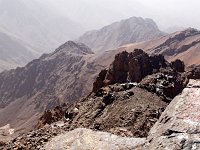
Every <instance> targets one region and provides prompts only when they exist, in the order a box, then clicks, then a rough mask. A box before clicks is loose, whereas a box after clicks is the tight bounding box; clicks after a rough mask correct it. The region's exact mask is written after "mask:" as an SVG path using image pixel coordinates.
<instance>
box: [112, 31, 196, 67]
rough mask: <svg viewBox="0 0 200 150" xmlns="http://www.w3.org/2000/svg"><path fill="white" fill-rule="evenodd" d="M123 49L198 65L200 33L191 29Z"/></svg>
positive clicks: (126, 46)
mask: <svg viewBox="0 0 200 150" xmlns="http://www.w3.org/2000/svg"><path fill="white" fill-rule="evenodd" d="M123 47H124V48H125V49H130V51H131V50H132V49H134V48H142V49H144V50H145V51H146V52H147V53H149V54H162V55H164V56H165V58H166V59H167V60H168V61H173V60H175V59H180V60H182V61H184V62H185V64H186V65H193V64H194V65H198V64H200V60H199V57H200V31H198V30H197V29H193V28H188V29H186V30H183V31H178V32H175V33H173V34H169V35H165V36H163V37H161V38H157V39H154V40H151V41H147V42H141V43H133V44H129V45H125V46H123ZM119 51H120V50H119ZM116 53H117V52H116Z"/></svg>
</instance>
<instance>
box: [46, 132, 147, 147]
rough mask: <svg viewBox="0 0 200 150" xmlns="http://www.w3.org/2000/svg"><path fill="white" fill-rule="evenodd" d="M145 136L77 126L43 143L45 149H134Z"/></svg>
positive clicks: (141, 142) (142, 141)
mask: <svg viewBox="0 0 200 150" xmlns="http://www.w3.org/2000/svg"><path fill="white" fill-rule="evenodd" d="M145 141H146V139H145V138H125V137H119V136H116V135H113V134H110V133H106V132H97V131H92V130H90V129H84V128H78V129H75V130H73V131H70V132H66V133H63V134H61V135H59V136H57V137H55V138H53V139H52V140H51V141H50V142H48V143H47V144H46V145H45V149H46V150H56V149H57V150H66V149H67V150H75V149H76V150H123V149H135V148H136V147H138V146H140V145H141V144H144V143H145Z"/></svg>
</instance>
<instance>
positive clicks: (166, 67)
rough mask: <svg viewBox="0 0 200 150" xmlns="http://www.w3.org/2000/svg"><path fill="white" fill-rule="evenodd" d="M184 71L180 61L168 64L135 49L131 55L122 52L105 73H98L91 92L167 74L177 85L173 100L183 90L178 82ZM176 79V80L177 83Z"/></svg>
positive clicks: (158, 56)
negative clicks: (148, 76) (161, 73)
mask: <svg viewBox="0 0 200 150" xmlns="http://www.w3.org/2000/svg"><path fill="white" fill-rule="evenodd" d="M184 69H185V66H184V63H183V62H182V61H180V60H176V61H174V62H172V63H171V64H170V63H168V62H167V61H166V60H165V59H164V57H163V56H162V55H155V56H149V55H148V54H147V53H145V52H144V51H142V50H140V49H135V50H134V51H133V52H131V53H128V52H126V51H124V52H121V53H119V54H117V55H116V56H115V60H114V61H113V63H112V64H111V66H110V68H109V69H108V71H107V72H106V70H103V71H102V72H100V74H99V77H98V78H97V80H96V81H95V82H94V88H93V91H94V92H96V91H98V89H100V87H103V86H106V85H112V84H115V83H127V82H140V81H141V80H142V79H143V78H145V77H146V76H147V75H152V74H155V73H158V72H163V73H165V75H166V74H168V75H169V76H173V78H175V80H174V84H175V85H177V86H176V87H175V88H177V87H178V90H177V91H178V92H174V93H175V94H172V95H171V97H172V98H173V97H174V96H176V95H177V94H178V93H180V92H181V91H182V89H183V88H184V86H183V85H181V84H182V83H181V82H182V81H180V80H182V79H181V78H182V77H181V74H180V73H181V72H184ZM103 78H104V79H103ZM176 79H178V81H177V82H176ZM179 82H180V83H179ZM175 85H174V86H175ZM180 86H182V87H180ZM175 88H173V89H175Z"/></svg>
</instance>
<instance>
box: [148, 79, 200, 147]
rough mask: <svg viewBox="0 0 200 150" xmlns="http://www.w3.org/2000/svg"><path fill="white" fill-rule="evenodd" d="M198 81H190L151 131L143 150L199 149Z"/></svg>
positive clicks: (199, 113) (199, 83)
mask: <svg viewBox="0 0 200 150" xmlns="http://www.w3.org/2000/svg"><path fill="white" fill-rule="evenodd" d="M199 85H200V81H197V80H190V81H189V83H188V85H187V87H186V88H185V89H184V90H183V92H182V94H181V95H178V96H177V97H175V98H174V99H173V101H172V102H171V103H170V104H169V106H168V107H167V108H166V109H165V111H164V112H163V114H162V115H161V117H160V119H159V120H158V121H157V123H156V124H155V125H154V126H153V128H152V129H151V131H150V133H149V136H148V140H149V141H150V142H149V143H147V144H146V145H145V148H144V149H151V150H154V149H161V150H162V149H170V150H171V149H173V150H178V149H184V150H191V149H192V150H197V149H200V109H199V108H200V99H199V96H200V88H197V87H199Z"/></svg>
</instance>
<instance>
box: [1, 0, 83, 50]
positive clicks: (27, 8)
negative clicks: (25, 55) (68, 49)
mask: <svg viewBox="0 0 200 150" xmlns="http://www.w3.org/2000/svg"><path fill="white" fill-rule="evenodd" d="M0 31H2V32H4V33H6V34H8V35H12V36H14V37H16V38H17V39H20V40H21V42H22V43H26V44H27V45H29V48H30V49H32V50H33V51H36V52H38V53H39V54H42V53H44V52H50V51H52V50H54V49H55V48H56V47H58V46H59V45H61V44H62V43H64V42H65V41H67V40H71V39H74V38H77V37H78V36H80V35H81V34H82V33H83V31H84V30H83V28H82V27H81V25H80V24H78V23H76V22H75V21H73V20H71V19H69V18H67V17H65V16H63V15H61V14H60V13H58V12H57V11H56V10H55V9H53V6H50V5H49V4H48V3H43V2H41V1H39V0H31V1H27V0H15V1H13V0H0Z"/></svg>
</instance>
